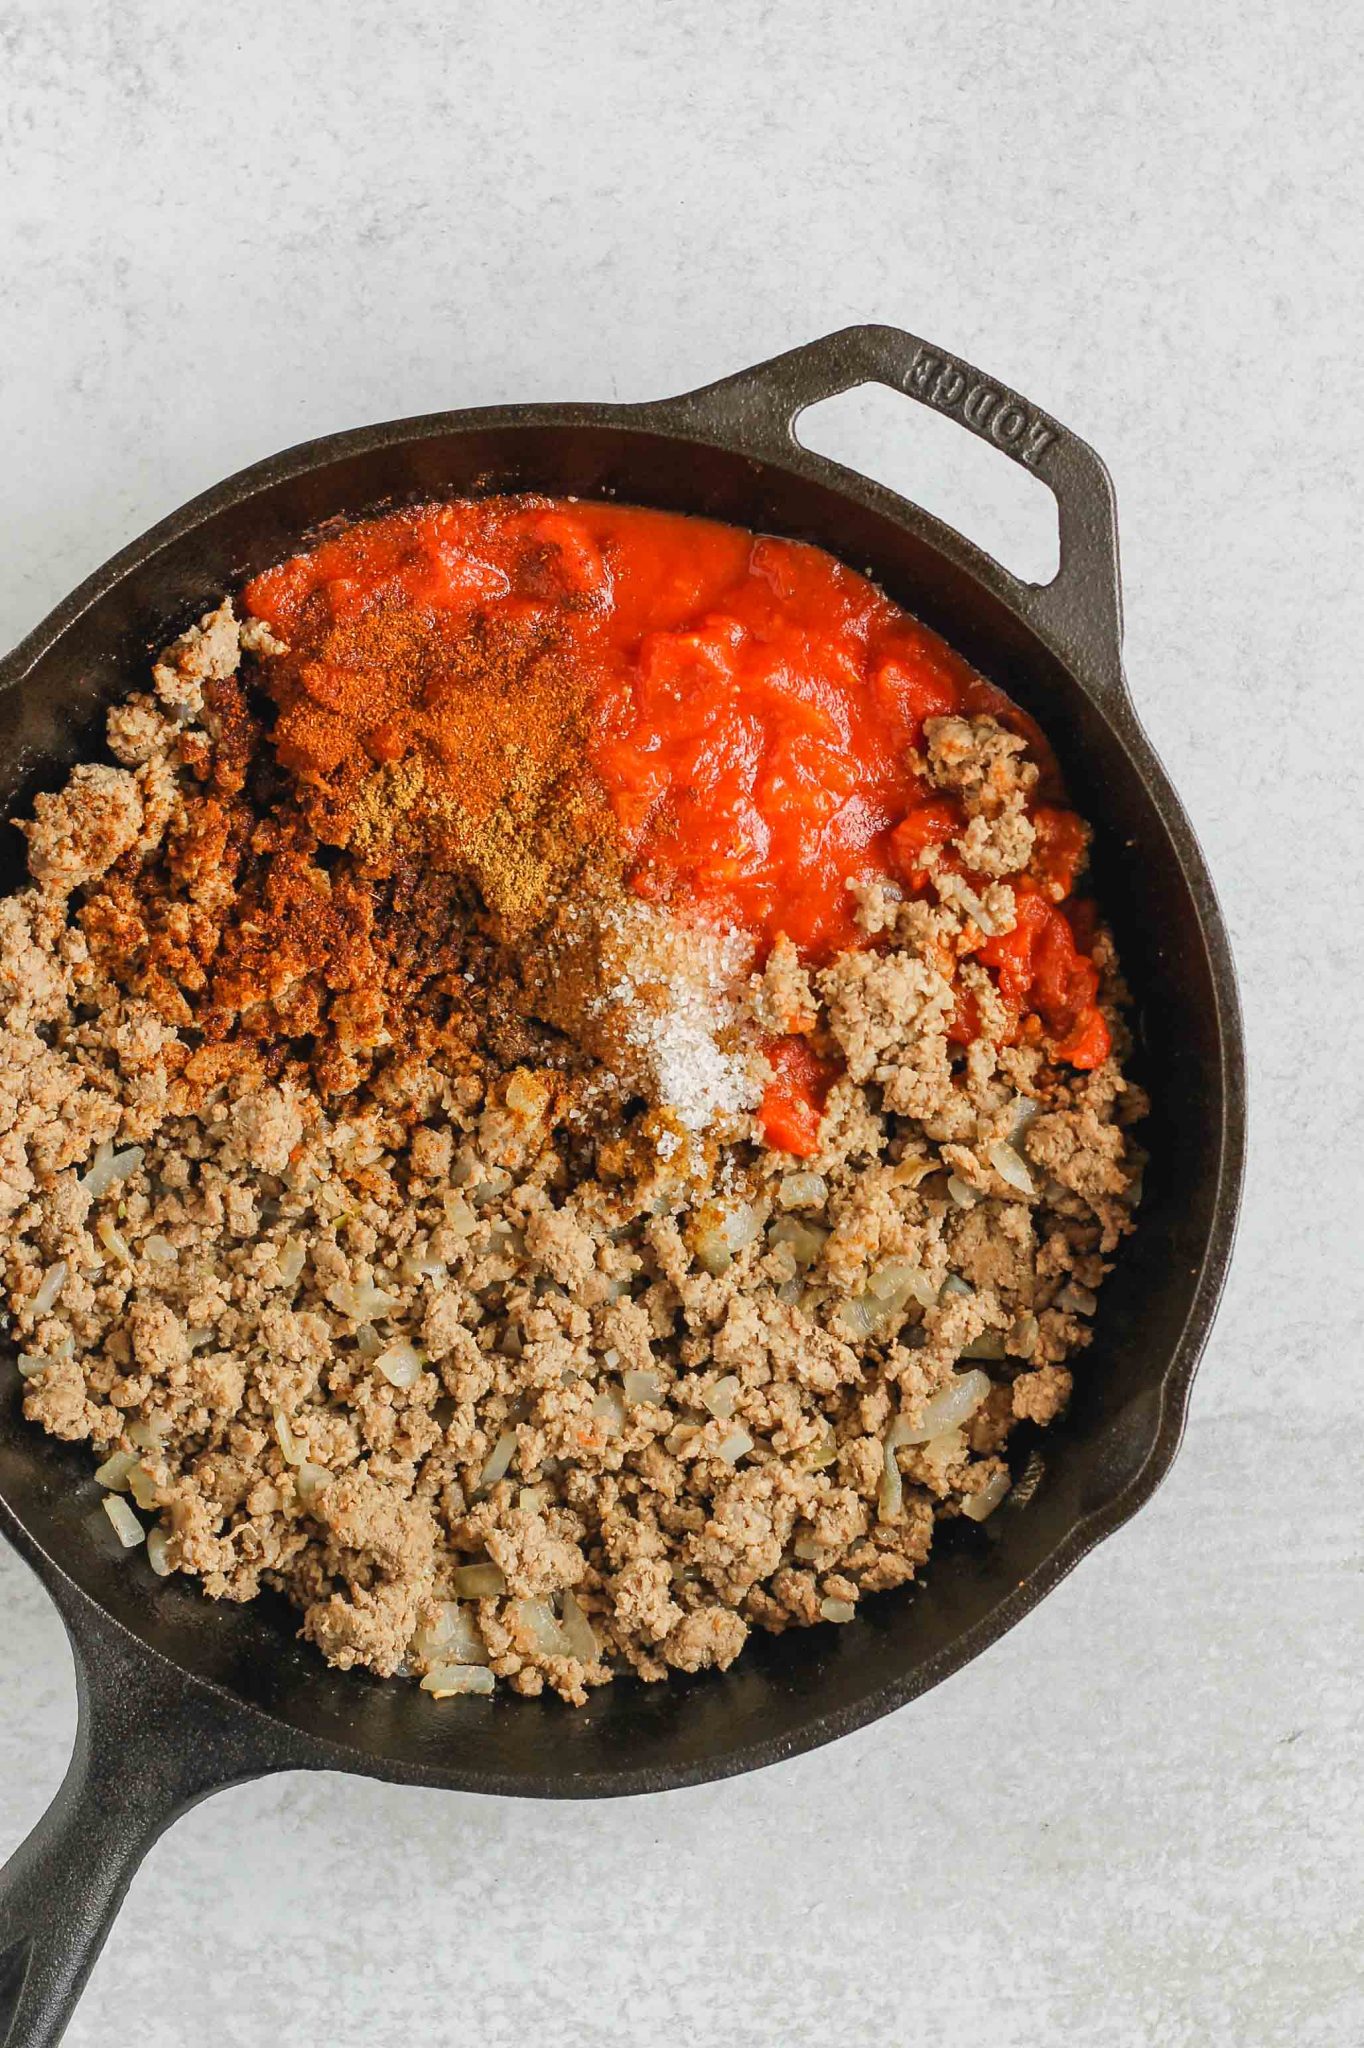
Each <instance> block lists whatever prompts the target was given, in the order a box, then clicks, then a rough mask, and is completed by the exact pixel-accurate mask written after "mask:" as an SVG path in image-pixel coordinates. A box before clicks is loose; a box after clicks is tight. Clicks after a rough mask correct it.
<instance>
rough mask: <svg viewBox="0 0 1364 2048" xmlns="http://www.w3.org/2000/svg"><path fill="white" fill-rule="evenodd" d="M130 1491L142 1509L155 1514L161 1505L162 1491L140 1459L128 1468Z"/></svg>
mask: <svg viewBox="0 0 1364 2048" xmlns="http://www.w3.org/2000/svg"><path fill="white" fill-rule="evenodd" d="M128 1491H129V1493H130V1494H131V1495H132V1497H133V1499H134V1500H135V1501H136V1502H137V1504H138V1506H139V1507H140V1508H147V1509H148V1510H149V1511H153V1512H154V1511H155V1510H156V1509H157V1508H159V1507H160V1505H161V1490H160V1488H159V1487H158V1485H157V1483H156V1481H155V1480H154V1479H153V1478H152V1475H151V1473H150V1472H149V1471H148V1470H147V1468H146V1466H145V1465H144V1464H143V1463H142V1461H141V1459H140V1458H138V1459H135V1460H134V1462H133V1463H132V1464H131V1465H130V1466H129V1467H128Z"/></svg>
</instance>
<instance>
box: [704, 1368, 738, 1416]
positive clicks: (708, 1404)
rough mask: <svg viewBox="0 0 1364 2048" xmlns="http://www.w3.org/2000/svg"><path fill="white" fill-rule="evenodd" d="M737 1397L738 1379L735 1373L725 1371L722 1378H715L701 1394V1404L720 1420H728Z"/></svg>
mask: <svg viewBox="0 0 1364 2048" xmlns="http://www.w3.org/2000/svg"><path fill="white" fill-rule="evenodd" d="M738 1397H739V1380H738V1377H737V1375H736V1374H734V1373H732V1372H727V1373H726V1374H725V1376H724V1378H723V1379H720V1380H716V1381H715V1382H714V1384H713V1385H712V1386H709V1387H707V1388H706V1391H705V1393H704V1394H703V1395H702V1396H701V1405H702V1406H703V1407H704V1408H709V1410H710V1412H711V1414H712V1415H714V1416H715V1417H716V1418H717V1419H718V1420H719V1421H721V1422H728V1420H729V1418H730V1416H731V1415H732V1414H733V1413H734V1403H735V1402H736V1400H737V1399H738Z"/></svg>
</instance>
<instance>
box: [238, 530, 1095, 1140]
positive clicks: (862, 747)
mask: <svg viewBox="0 0 1364 2048" xmlns="http://www.w3.org/2000/svg"><path fill="white" fill-rule="evenodd" d="M246 601H247V605H248V608H249V610H250V611H251V612H253V613H254V614H255V615H256V616H257V617H259V618H262V619H264V620H265V621H266V622H267V623H268V624H270V625H271V626H272V627H274V628H275V630H276V631H277V632H279V633H280V634H281V635H282V636H283V637H284V638H285V639H286V640H292V639H293V638H294V636H295V635H296V634H298V633H300V632H304V633H306V632H307V631H308V630H309V628H310V622H311V625H312V627H313V628H315V627H316V625H317V622H318V620H319V619H322V620H324V621H327V622H331V623H332V624H340V623H344V622H346V621H355V620H364V619H366V618H368V617H371V616H372V615H375V614H376V613H382V612H384V611H385V610H386V609H392V608H394V607H398V608H400V609H401V610H402V611H403V613H404V615H411V614H414V613H415V614H416V615H418V616H420V617H421V618H423V619H425V620H426V621H427V622H428V623H429V626H430V630H431V632H432V633H433V634H436V635H439V636H444V637H445V638H446V639H449V638H451V637H452V636H454V635H457V634H459V633H462V632H465V631H466V630H467V629H468V628H470V627H471V626H472V625H474V624H475V622H476V621H479V620H484V621H486V620H501V621H504V622H506V621H514V622H516V623H517V625H518V626H524V627H526V628H528V629H530V630H533V631H540V632H542V633H546V634H551V635H553V636H554V637H555V639H556V641H557V642H558V643H559V644H560V645H566V646H567V647H568V648H569V649H570V650H571V654H572V661H573V673H574V675H575V676H576V677H577V678H578V683H579V687H580V689H581V691H582V692H583V696H584V703H585V712H586V715H585V720H584V721H583V724H582V727H581V730H583V731H585V733H586V735H587V737H586V742H585V745H586V753H587V764H586V765H587V766H589V767H590V769H591V770H592V771H594V773H595V775H596V777H597V778H598V780H599V782H600V785H601V788H602V791H603V792H604V797H605V801H606V802H607V803H608V804H609V806H610V811H611V814H612V816H613V817H614V821H615V828H616V831H617V833H618V835H619V838H620V840H621V842H622V843H623V845H624V847H625V849H626V853H627V858H628V862H629V866H628V874H629V879H630V882H631V884H632V886H633V887H634V888H635V889H636V890H637V891H638V892H639V893H640V894H641V895H644V896H647V897H651V898H656V899H659V900H663V901H670V902H674V903H677V904H678V905H685V906H689V907H691V908H692V909H694V910H695V911H698V912H700V913H701V914H703V915H705V916H708V917H711V918H713V919H715V920H722V921H724V922H727V923H732V924H736V925H738V926H739V927H740V928H741V929H743V930H745V931H747V932H748V933H750V934H751V935H752V937H753V939H754V941H755V946H756V948H757V949H758V951H759V952H760V953H761V952H764V951H765V950H766V949H767V948H768V947H770V945H771V944H772V942H773V941H774V940H775V938H776V937H777V936H778V934H779V933H785V934H786V935H787V936H788V937H789V938H790V939H791V940H793V941H794V943H795V944H796V945H797V947H798V948H799V949H800V951H801V953H802V955H803V956H804V957H805V958H806V959H807V960H809V961H811V962H815V963H818V962H820V961H826V960H828V959H830V958H831V957H832V956H833V955H834V954H836V953H838V952H839V951H841V950H843V949H845V948H848V947H851V946H858V945H863V944H865V943H867V942H866V940H865V939H864V937H863V936H862V934H861V933H860V932H859V931H858V929H857V926H856V925H855V923H854V921H853V916H852V908H853V906H852V901H851V898H850V895H849V890H848V883H849V882H850V881H857V880H862V881H869V880H873V879H876V878H878V877H890V878H894V879H895V880H896V881H898V882H899V883H900V884H901V885H902V886H904V887H905V888H906V889H908V890H909V891H911V892H915V893H923V894H930V895H931V892H932V881H931V876H930V873H929V870H928V868H927V867H926V866H925V864H924V855H925V851H926V849H927V848H928V847H929V846H932V845H937V846H948V845H949V842H950V840H951V839H952V837H953V836H954V835H955V834H956V833H957V832H959V831H960V830H961V829H962V827H963V826H964V823H965V819H964V816H963V815H962V813H961V812H960V810H959V808H958V806H957V804H956V801H955V799H953V798H951V797H948V796H945V795H944V794H943V792H942V791H940V790H938V789H936V788H934V787H932V786H931V785H929V784H928V783H927V782H926V781H925V779H924V778H923V777H922V776H920V775H919V774H918V773H917V772H916V769H915V767H914V765H913V756H914V752H915V750H916V749H917V748H919V747H920V745H921V743H922V738H923V726H924V721H925V720H926V719H929V718H934V717H941V716H943V715H945V714H947V713H952V712H957V713H962V714H964V715H967V716H971V715H980V714H983V713H986V712H989V713H991V714H993V715H994V716H995V717H997V718H998V719H999V720H1000V722H1001V723H1002V724H1004V725H1006V726H1008V727H1009V728H1011V729H1012V730H1013V731H1015V732H1018V733H1020V734H1022V735H1023V736H1024V737H1025V738H1026V739H1027V741H1028V745H1029V749H1030V752H1031V755H1032V758H1033V759H1034V760H1035V761H1036V762H1037V764H1038V766H1039V769H1040V771H1041V772H1040V776H1039V783H1038V799H1039V800H1038V801H1037V803H1036V804H1035V805H1034V807H1033V821H1034V825H1035V828H1036V849H1035V853H1034V857H1033V860H1032V863H1031V864H1030V869H1029V874H1028V875H1027V876H1026V877H1024V878H1023V882H1022V886H1021V888H1020V889H1019V892H1018V893H1019V921H1018V924H1017V926H1016V927H1015V929H1014V931H1012V932H1010V933H1008V934H1005V935H1004V936H1002V937H999V938H991V939H985V940H984V941H983V942H982V943H981V945H980V946H979V947H978V949H977V957H978V958H979V959H980V960H981V961H982V962H983V963H984V964H985V965H986V966H987V967H988V968H989V969H990V970H991V971H992V973H993V975H994V977H995V979H996V980H997V982H998V985H999V990H1000V994H1001V996H1002V997H1003V999H1004V1001H1005V1004H1006V1005H1007V1007H1008V1008H1009V1010H1010V1012H1011V1014H1013V1015H1014V1016H1016V1018H1017V1019H1018V1034H1017V1035H1024V1036H1027V1035H1036V1034H1037V1033H1038V1032H1039V1031H1044V1032H1045V1033H1046V1035H1047V1037H1048V1039H1049V1040H1050V1042H1051V1050H1052V1051H1053V1053H1054V1054H1055V1056H1057V1057H1059V1058H1061V1059H1064V1060H1067V1061H1069V1062H1070V1063H1072V1064H1074V1065H1076V1066H1079V1067H1092V1066H1095V1065H1098V1064H1099V1063H1100V1062H1101V1061H1102V1060H1103V1059H1104V1058H1105V1057H1106V1056H1107V1052H1108V1049H1109V1047H1108V1033H1107V1029H1106V1027H1105V1025H1104V1022H1103V1019H1102V1017H1101V1016H1100V1014H1099V1012H1098V1010H1097V1008H1096V1006H1095V1004H1096V996H1097V990H1098V973H1097V970H1096V969H1095V967H1094V965H1093V963H1092V961H1091V960H1090V958H1089V954H1088V947H1089V944H1090V942H1091V940H1092V922H1091V920H1090V919H1089V917H1088V914H1087V913H1086V912H1085V911H1084V910H1083V909H1077V908H1076V907H1075V906H1074V905H1073V903H1072V901H1071V892H1072V890H1073V888H1074V885H1075V880H1076V874H1077V870H1078V867H1079V864H1080V862H1081V860H1082V858H1083V851H1084V844H1085V834H1084V828H1083V826H1082V825H1081V823H1080V821H1079V819H1078V818H1076V817H1075V815H1074V813H1073V812H1071V811H1069V810H1068V809H1067V808H1066V806H1065V802H1064V794H1063V792H1062V790H1061V786H1060V781H1059V776H1058V774H1057V771H1056V765H1055V761H1054V759H1053V756H1052V754H1051V751H1050V749H1049V747H1048V745H1047V742H1046V740H1045V738H1044V737H1043V735H1042V733H1041V732H1040V731H1039V730H1038V728H1037V726H1036V725H1035V724H1034V723H1033V721H1032V720H1031V719H1030V718H1028V716H1027V715H1026V713H1024V712H1023V711H1022V710H1021V709H1020V708H1019V707H1018V706H1017V705H1015V704H1014V703H1013V702H1012V701H1011V700H1010V699H1009V698H1008V697H1006V696H1005V695H1004V693H1003V692H1002V691H1000V690H998V689H996V688H994V687H993V686H992V685H991V684H989V683H987V682H986V681H985V680H984V679H983V678H982V677H981V676H979V675H977V674H976V672H975V671H974V670H973V669H972V668H971V667H970V666H969V665H968V664H967V663H966V662H965V661H964V660H963V659H962V658H961V657H960V656H959V655H957V654H955V653H953V651H952V650H951V648H949V647H948V646H947V645H946V643H945V642H944V641H943V640H941V639H940V638H939V637H938V636H937V635H936V634H935V633H932V632H930V631H929V630H928V629H927V628H926V627H925V626H922V625H921V624H919V623H918V621H917V620H915V619H913V618H911V617H909V616H908V615H907V614H906V613H905V612H903V611H901V610H900V609H899V607H898V606H896V605H894V604H892V603H891V601H890V600H889V598H887V597H886V596H884V594H883V593H882V592H881V591H879V590H878V589H877V588H876V587H875V586H874V585H873V584H872V583H871V582H869V581H868V579H867V578H866V577H864V576H861V575H859V574H858V573H857V572H856V571H854V570H852V569H849V568H847V567H845V566H844V565H843V564H842V563H840V562H838V561H836V560H835V559H834V558H833V557H832V556H831V555H829V554H827V553H825V552H824V551H823V550H822V549H820V548H816V547H811V546H808V545H805V544H803V543H801V542H797V541H788V540H779V539H774V538H771V537H769V536H757V535H754V534H752V533H749V532H746V531H744V530H742V529H740V528H737V527H732V526H725V525H720V524H718V523H716V522H713V521H709V520H704V519H696V518H691V517H685V516H682V515H678V514H672V513H665V512H656V511H650V510H646V509H644V508H641V507H637V506H628V505H614V504H602V503H588V502H578V501H574V500H557V501H556V500H549V499H535V498H489V499H483V500H476V501H458V502H455V503H451V504H445V505H438V506H428V507H422V508H418V509H416V510H413V511H405V512H400V513H395V514H391V515H389V516H387V517H384V518H379V519H374V520H369V521H365V522H362V523H359V524H357V525H355V526H352V527H351V528H349V529H347V530H345V531H342V532H340V533H338V534H337V535H336V536H335V537H334V538H331V539H327V540H324V541H323V542H321V543H320V544H319V545H318V546H316V547H314V548H313V549H312V550H311V551H310V552H309V553H307V554H304V555H300V556H298V557H296V558H295V559H293V560H292V561H289V562H286V563H284V564H282V565H281V566H280V567H279V568H277V569H273V570H270V571H268V572H267V573H266V574H265V575H263V576H259V577H257V578H256V579H255V580H254V581H253V582H252V583H251V584H250V585H248V587H247V591H246ZM305 673H306V671H305ZM343 681H344V679H340V680H338V677H337V676H336V674H335V673H334V672H331V673H327V674H323V675H321V676H319V677H318V678H317V679H316V680H315V681H314V682H313V683H312V684H310V685H309V686H308V687H310V688H311V690H312V693H313V696H314V697H315V698H316V700H317V704H319V705H325V704H328V703H336V704H340V703H342V702H343V701H344V702H346V703H347V709H346V713H345V715H346V717H347V719H348V720H349V721H350V722H351V726H352V728H354V727H355V724H356V721H357V720H359V724H360V727H361V728H362V730H361V737H362V739H363V741H364V744H365V745H366V746H367V747H368V750H369V753H370V755H371V757H372V758H373V759H375V760H376V761H378V760H390V759H394V758H396V757H398V756H400V755H401V753H402V751H403V749H404V748H405V747H406V746H408V745H409V744H411V743H412V739H411V731H412V730H413V729H415V728H410V727H409V726H405V725H404V723H403V719H404V716H409V715H410V714H411V712H412V707H411V706H410V705H409V706H404V704H403V702H402V701H400V700H401V692H399V693H398V696H397V697H394V696H393V694H392V693H391V692H386V691H385V690H383V689H378V690H370V689H369V688H368V686H367V688H366V691H365V693H364V696H365V702H366V704H368V703H369V700H370V699H371V698H373V703H372V707H371V708H372V722H371V724H370V725H368V726H365V725H364V719H365V717H366V716H369V715H370V714H369V712H367V711H365V709H364V707H363V706H362V707H361V708H360V709H358V710H357V707H356V704H355V702H354V701H353V699H352V700H346V699H345V696H344V689H343V688H342V683H343ZM423 687H429V685H423ZM381 699H382V701H380V700H381ZM314 708H316V707H314ZM578 743H579V744H582V742H581V740H580V741H579V742H578ZM304 765H305V766H306V762H305V763H304ZM317 766H318V767H319V768H322V767H324V766H325V761H324V759H323V758H322V756H321V755H319V757H318V761H317ZM946 857H947V858H948V859H950V860H952V861H953V862H955V863H956V864H957V865H958V866H960V865H961V863H960V860H959V856H958V855H956V854H955V853H954V852H951V851H950V848H949V852H948V854H947V856H946ZM976 1028H977V1024H976V1020H975V1018H974V1014H973V1009H972V1006H971V1005H970V1004H969V1003H967V1004H959V1006H958V1012H957V1016H956V1019H955V1020H954V1024H953V1036H954V1037H956V1038H958V1040H960V1041H961V1042H966V1041H968V1040H969V1039H970V1038H971V1037H972V1036H973V1035H974V1033H975V1030H976ZM811 1057H812V1056H811ZM783 1062H784V1063H783ZM776 1064H777V1068H778V1072H777V1079H776V1081H775V1082H774V1084H773V1088H774V1091H775V1092H773V1093H772V1095H771V1104H772V1106H771V1112H770V1114H768V1113H767V1112H766V1110H765V1113H764V1120H765V1122H766V1124H767V1127H768V1130H769V1134H770V1137H771V1142H773V1143H777V1144H782V1145H783V1147H784V1149H788V1150H791V1151H793V1152H801V1151H808V1149H809V1148H810V1143H811V1142H812V1138H811V1129H812V1126H811V1117H812V1116H813V1117H814V1121H815V1123H816V1124H817V1121H818V1105H819V1104H820V1103H821V1102H822V1093H821V1091H822V1089H823V1088H824V1087H825V1086H827V1076H825V1075H823V1074H822V1073H816V1072H815V1071H814V1069H813V1067H811V1066H810V1063H809V1060H808V1059H807V1058H806V1055H805V1053H804V1051H803V1050H802V1051H801V1052H800V1053H799V1054H797V1053H795V1052H792V1053H790V1054H783V1055H782V1058H781V1060H780V1061H778V1062H776Z"/></svg>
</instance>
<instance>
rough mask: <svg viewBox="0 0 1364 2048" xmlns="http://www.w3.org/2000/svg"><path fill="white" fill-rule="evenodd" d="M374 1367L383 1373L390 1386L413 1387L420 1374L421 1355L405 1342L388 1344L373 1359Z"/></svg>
mask: <svg viewBox="0 0 1364 2048" xmlns="http://www.w3.org/2000/svg"><path fill="white" fill-rule="evenodd" d="M374 1369H375V1371H376V1372H381V1373H382V1374H383V1376H384V1378H385V1379H386V1380H387V1381H388V1383H389V1385H390V1386H391V1387H414V1386H415V1385H416V1384H417V1381H418V1380H419V1379H420V1378H421V1376H422V1355H421V1353H420V1351H418V1350H417V1349H416V1348H415V1346H413V1345H411V1344H408V1343H406V1342H404V1343H401V1344H390V1345H389V1347H388V1349H387V1351H381V1352H380V1353H379V1356H378V1357H377V1358H376V1359H375V1361H374Z"/></svg>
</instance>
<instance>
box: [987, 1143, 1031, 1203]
mask: <svg viewBox="0 0 1364 2048" xmlns="http://www.w3.org/2000/svg"><path fill="white" fill-rule="evenodd" d="M987 1156H988V1158H989V1161H990V1164H991V1166H993V1168H994V1170H995V1172H996V1173H997V1174H998V1175H999V1177H1000V1179H1001V1180H1006V1181H1008V1183H1009V1186H1010V1187H1011V1188H1017V1190H1018V1192H1019V1194H1020V1195H1035V1194H1036V1193H1037V1185H1036V1183H1035V1181H1034V1180H1033V1177H1032V1175H1031V1174H1030V1173H1029V1172H1028V1169H1027V1166H1026V1164H1025V1163H1024V1161H1023V1159H1022V1158H1021V1157H1020V1155H1019V1154H1018V1153H1017V1152H1015V1151H1014V1148H1013V1146H1012V1145H1006V1144H1004V1143H1003V1142H1002V1141H1000V1142H999V1143H998V1144H994V1145H991V1147H990V1150H989V1153H988V1155H987Z"/></svg>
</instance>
